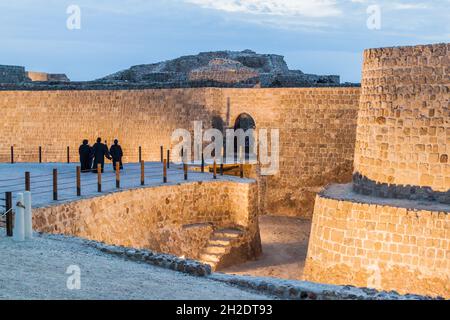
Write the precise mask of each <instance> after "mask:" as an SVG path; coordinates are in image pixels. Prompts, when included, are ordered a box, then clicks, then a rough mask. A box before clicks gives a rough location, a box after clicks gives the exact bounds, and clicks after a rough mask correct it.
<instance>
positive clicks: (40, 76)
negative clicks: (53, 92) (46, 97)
mask: <svg viewBox="0 0 450 320" xmlns="http://www.w3.org/2000/svg"><path fill="white" fill-rule="evenodd" d="M26 74H27V77H28V79H30V80H31V81H43V82H47V81H51V82H70V79H69V78H68V77H67V76H66V75H65V74H56V73H46V72H35V71H27V73H26Z"/></svg>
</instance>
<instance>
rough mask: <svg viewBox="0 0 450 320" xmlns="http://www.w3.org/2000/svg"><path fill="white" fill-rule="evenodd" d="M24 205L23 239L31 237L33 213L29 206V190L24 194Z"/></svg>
mask: <svg viewBox="0 0 450 320" xmlns="http://www.w3.org/2000/svg"><path fill="white" fill-rule="evenodd" d="M24 205H25V239H33V213H32V208H31V192H29V191H27V192H25V194H24Z"/></svg>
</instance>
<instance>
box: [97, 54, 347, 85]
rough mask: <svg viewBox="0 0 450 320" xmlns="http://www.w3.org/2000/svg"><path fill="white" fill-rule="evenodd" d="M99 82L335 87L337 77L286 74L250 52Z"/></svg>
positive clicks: (277, 60) (142, 68)
mask: <svg viewBox="0 0 450 320" xmlns="http://www.w3.org/2000/svg"><path fill="white" fill-rule="evenodd" d="M99 81H105V82H109V81H120V82H131V83H164V84H166V85H167V84H178V85H180V86H183V87H184V86H196V87H197V86H199V85H201V84H202V83H205V84H217V85H221V84H222V85H226V86H230V85H231V86H261V87H301V86H313V85H338V84H340V77H339V76H336V75H327V76H319V75H314V74H305V73H303V72H302V71H300V70H289V68H288V66H287V64H286V62H285V60H284V57H283V56H280V55H275V54H257V53H256V52H254V51H251V50H244V51H240V52H238V51H216V52H202V53H200V54H198V55H192V56H184V57H180V58H177V59H174V60H168V61H164V62H159V63H154V64H144V65H137V66H133V67H131V68H129V69H127V70H123V71H119V72H116V73H114V74H111V75H109V76H106V77H104V78H101V79H99Z"/></svg>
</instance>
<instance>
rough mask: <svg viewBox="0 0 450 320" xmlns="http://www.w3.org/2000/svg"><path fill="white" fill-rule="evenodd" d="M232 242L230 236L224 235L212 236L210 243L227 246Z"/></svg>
mask: <svg viewBox="0 0 450 320" xmlns="http://www.w3.org/2000/svg"><path fill="white" fill-rule="evenodd" d="M230 243H231V239H230V238H224V237H212V238H211V239H210V240H209V244H210V245H213V246H224V247H227V246H229V245H230Z"/></svg>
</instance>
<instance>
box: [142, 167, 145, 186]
mask: <svg viewBox="0 0 450 320" xmlns="http://www.w3.org/2000/svg"><path fill="white" fill-rule="evenodd" d="M143 185H145V162H144V161H141V186H143Z"/></svg>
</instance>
